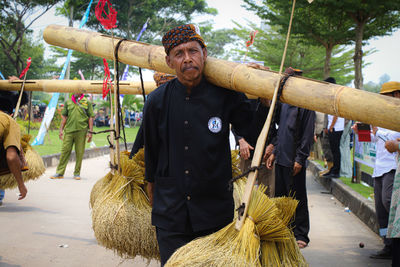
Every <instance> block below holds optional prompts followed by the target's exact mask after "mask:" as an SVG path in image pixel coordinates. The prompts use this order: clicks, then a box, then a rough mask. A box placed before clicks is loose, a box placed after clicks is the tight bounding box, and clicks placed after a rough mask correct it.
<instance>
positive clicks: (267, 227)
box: [165, 179, 291, 267]
mask: <svg viewBox="0 0 400 267" xmlns="http://www.w3.org/2000/svg"><path fill="white" fill-rule="evenodd" d="M244 187H245V179H241V180H238V181H237V182H236V183H235V191H237V194H238V195H239V196H240V197H243V193H244ZM265 190H266V187H265V186H264V185H259V186H258V187H257V188H256V189H254V190H253V191H252V195H251V201H250V205H249V210H248V215H249V216H248V217H247V218H246V220H245V222H244V225H243V227H242V229H241V230H240V231H237V230H236V229H235V220H234V221H233V222H232V223H230V224H229V225H227V226H225V227H224V228H222V229H221V230H219V231H218V232H216V233H214V234H211V235H208V236H205V237H202V238H198V239H196V240H193V241H192V242H190V243H188V244H187V245H185V246H183V247H181V248H180V249H178V250H177V251H176V252H175V253H174V254H173V255H172V256H171V258H170V259H169V260H168V262H167V264H166V265H165V266H166V267H171V266H191V267H198V266H218V267H219V266H220V267H222V266H238V267H239V266H263V265H262V262H263V260H260V256H261V258H262V257H264V255H262V254H261V253H262V249H261V243H263V242H270V243H275V242H276V243H278V242H285V241H286V242H288V241H290V238H291V231H290V229H289V228H288V227H287V226H286V225H285V224H284V223H283V221H282V219H281V218H280V215H281V214H282V213H281V212H280V211H279V210H278V208H277V206H276V205H275V201H273V200H271V199H270V198H268V196H267V195H265V193H264V192H265ZM276 253H278V252H276ZM267 256H268V255H266V256H265V257H267ZM275 261H276V264H275V266H279V263H280V262H279V257H278V256H276V259H275Z"/></svg>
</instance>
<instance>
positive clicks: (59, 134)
mask: <svg viewBox="0 0 400 267" xmlns="http://www.w3.org/2000/svg"><path fill="white" fill-rule="evenodd" d="M63 135H64V134H63V131H60V132H59V133H58V137H59V138H60V140H63Z"/></svg>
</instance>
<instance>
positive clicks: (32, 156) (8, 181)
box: [0, 134, 46, 189]
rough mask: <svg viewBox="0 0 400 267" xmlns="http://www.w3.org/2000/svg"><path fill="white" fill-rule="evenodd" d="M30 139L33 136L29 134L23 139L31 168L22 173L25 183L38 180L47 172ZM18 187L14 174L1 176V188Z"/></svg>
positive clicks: (24, 150) (23, 149)
mask: <svg viewBox="0 0 400 267" xmlns="http://www.w3.org/2000/svg"><path fill="white" fill-rule="evenodd" d="M30 139H31V136H30V135H27V134H25V135H23V136H22V137H21V147H22V151H23V153H24V156H25V160H26V162H27V164H28V168H29V169H28V170H27V171H24V172H22V179H23V180H24V182H27V181H29V180H36V179H38V178H39V177H40V176H41V175H42V174H43V173H44V172H45V171H46V168H45V166H44V163H43V159H42V157H41V156H40V155H39V154H38V153H37V152H36V151H35V150H33V148H32V147H31V146H30V145H29V140H30ZM17 186H18V184H17V181H16V180H15V177H14V174H12V173H8V174H5V175H2V176H0V188H2V189H12V188H16V187H17Z"/></svg>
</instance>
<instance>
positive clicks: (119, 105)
mask: <svg viewBox="0 0 400 267" xmlns="http://www.w3.org/2000/svg"><path fill="white" fill-rule="evenodd" d="M126 40H127V39H121V40H119V41H118V43H117V45H116V46H115V50H114V55H115V61H116V72H117V75H116V78H117V97H118V104H117V110H118V112H117V114H118V115H117V119H118V121H119V122H120V125H121V127H122V133H123V135H124V138H123V139H124V145H125V150H128V146H127V144H126V135H125V125H124V122H123V116H122V109H121V102H120V101H119V97H120V94H119V60H118V50H119V46H120V45H121V43H122V42H123V41H126ZM120 135H121V133H120V132H118V137H117V138H120Z"/></svg>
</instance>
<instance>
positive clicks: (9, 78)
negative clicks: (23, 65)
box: [8, 76, 19, 83]
mask: <svg viewBox="0 0 400 267" xmlns="http://www.w3.org/2000/svg"><path fill="white" fill-rule="evenodd" d="M18 80H19V78H18V77H17V76H8V82H10V83H11V82H13V81H18Z"/></svg>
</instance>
